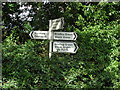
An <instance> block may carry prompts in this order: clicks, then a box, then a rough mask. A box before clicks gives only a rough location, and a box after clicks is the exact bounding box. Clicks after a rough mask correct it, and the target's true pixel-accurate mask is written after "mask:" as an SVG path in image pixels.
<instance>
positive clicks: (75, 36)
mask: <svg viewBox="0 0 120 90" xmlns="http://www.w3.org/2000/svg"><path fill="white" fill-rule="evenodd" d="M77 37H78V36H77V34H76V32H74V39H73V40H76V39H77Z"/></svg>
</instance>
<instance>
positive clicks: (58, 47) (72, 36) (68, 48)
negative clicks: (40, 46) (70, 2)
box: [29, 17, 78, 58]
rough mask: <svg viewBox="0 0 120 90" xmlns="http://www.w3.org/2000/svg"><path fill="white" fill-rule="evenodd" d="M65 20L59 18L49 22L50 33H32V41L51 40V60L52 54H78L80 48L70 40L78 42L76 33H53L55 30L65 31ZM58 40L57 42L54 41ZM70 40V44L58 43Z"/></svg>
mask: <svg viewBox="0 0 120 90" xmlns="http://www.w3.org/2000/svg"><path fill="white" fill-rule="evenodd" d="M63 25H64V18H63V17H62V18H58V19H54V20H49V31H32V32H30V34H29V35H30V37H31V38H32V39H49V40H50V42H49V58H51V56H52V52H57V53H76V52H77V50H78V46H77V44H76V43H75V42H70V40H76V39H77V34H76V33H75V32H53V31H54V30H59V29H63ZM53 40H57V41H53ZM58 40H69V42H68V41H67V42H65V41H58Z"/></svg>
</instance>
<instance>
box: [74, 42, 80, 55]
mask: <svg viewBox="0 0 120 90" xmlns="http://www.w3.org/2000/svg"><path fill="white" fill-rule="evenodd" d="M74 45H75V50H74V53H76V52H77V50H78V48H79V47H78V45H77V44H76V43H75V42H74Z"/></svg>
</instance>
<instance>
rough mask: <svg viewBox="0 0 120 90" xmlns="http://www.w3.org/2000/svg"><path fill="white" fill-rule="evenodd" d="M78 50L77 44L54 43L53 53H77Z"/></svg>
mask: <svg viewBox="0 0 120 90" xmlns="http://www.w3.org/2000/svg"><path fill="white" fill-rule="evenodd" d="M77 50H78V46H77V44H76V43H75V42H62V41H55V42H53V52H58V53H65V52H66V53H76V52H77Z"/></svg>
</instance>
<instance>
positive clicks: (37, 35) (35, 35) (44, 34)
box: [29, 31, 49, 39]
mask: <svg viewBox="0 0 120 90" xmlns="http://www.w3.org/2000/svg"><path fill="white" fill-rule="evenodd" d="M29 35H30V37H31V38H32V39H48V38H49V37H48V36H49V33H48V31H32V32H30V34H29Z"/></svg>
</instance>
